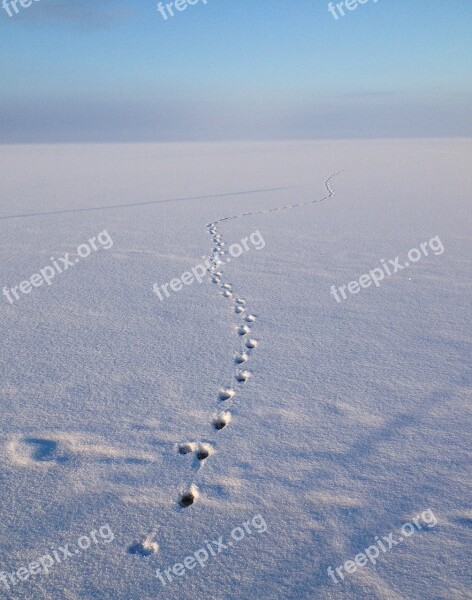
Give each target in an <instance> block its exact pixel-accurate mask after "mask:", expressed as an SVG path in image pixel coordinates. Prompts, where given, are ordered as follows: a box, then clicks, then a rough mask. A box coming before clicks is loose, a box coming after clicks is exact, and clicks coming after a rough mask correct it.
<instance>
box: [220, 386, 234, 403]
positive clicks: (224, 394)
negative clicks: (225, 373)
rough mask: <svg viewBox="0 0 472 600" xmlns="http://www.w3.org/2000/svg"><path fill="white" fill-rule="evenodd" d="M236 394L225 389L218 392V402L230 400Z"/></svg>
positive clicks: (229, 389)
mask: <svg viewBox="0 0 472 600" xmlns="http://www.w3.org/2000/svg"><path fill="white" fill-rule="evenodd" d="M235 394H236V392H235V391H234V390H232V389H231V388H227V389H224V390H220V393H219V398H220V400H223V401H225V400H229V399H230V398H233V397H234V396H235Z"/></svg>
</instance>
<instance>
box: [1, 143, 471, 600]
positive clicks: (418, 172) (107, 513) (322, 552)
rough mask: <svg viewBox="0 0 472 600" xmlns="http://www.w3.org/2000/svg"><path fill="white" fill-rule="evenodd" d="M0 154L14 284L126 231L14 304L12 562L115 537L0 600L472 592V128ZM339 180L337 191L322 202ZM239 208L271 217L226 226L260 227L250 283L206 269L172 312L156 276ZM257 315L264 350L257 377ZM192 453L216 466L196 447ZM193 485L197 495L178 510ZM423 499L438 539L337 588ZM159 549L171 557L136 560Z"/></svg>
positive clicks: (7, 432) (6, 258)
mask: <svg viewBox="0 0 472 600" xmlns="http://www.w3.org/2000/svg"><path fill="white" fill-rule="evenodd" d="M0 155H1V164H2V171H3V177H2V181H1V183H0V194H1V206H0V231H1V236H0V253H1V261H0V286H1V287H3V286H7V287H8V288H11V287H12V286H14V285H18V284H19V283H20V282H21V281H23V280H25V279H28V278H29V277H30V276H31V275H32V274H33V273H37V272H38V270H39V269H40V268H42V267H44V266H45V265H48V264H50V262H51V257H56V258H57V257H58V256H63V255H64V254H65V253H68V252H69V253H74V250H75V249H76V248H77V247H78V246H79V245H80V244H82V243H84V242H87V240H88V239H89V238H91V237H92V236H95V235H96V234H97V233H98V232H100V231H103V230H107V231H108V233H109V234H110V236H111V238H112V239H113V247H112V248H110V249H108V250H106V251H105V250H101V251H99V252H96V253H93V254H92V255H91V256H90V257H88V258H87V259H83V260H81V261H80V264H77V265H75V266H74V268H71V269H69V270H68V271H66V272H64V273H63V274H62V275H61V276H58V277H57V278H56V279H55V280H54V281H53V282H52V284H51V285H50V286H47V285H43V286H41V287H38V288H35V289H33V290H32V291H31V293H29V294H25V295H23V294H22V295H21V296H20V299H19V300H18V301H16V302H15V303H14V304H10V303H9V302H8V300H7V299H6V297H5V296H3V295H2V296H1V297H0V319H1V331H2V344H1V346H0V348H1V350H0V351H1V354H2V356H1V358H2V361H1V364H2V375H1V381H0V406H1V412H0V418H1V421H2V429H1V431H2V433H1V440H0V442H1V443H0V481H1V484H2V485H1V486H0V500H1V502H0V511H1V518H0V539H1V540H2V542H1V556H0V571H4V572H6V573H10V572H13V571H17V570H18V569H20V568H21V567H24V566H27V565H28V564H29V563H30V562H32V561H36V560H37V559H38V558H39V557H41V556H43V555H45V554H47V553H48V552H50V551H51V549H54V548H56V549H57V548H58V546H64V544H67V543H69V544H71V545H72V544H74V543H75V542H76V541H77V539H78V538H79V537H80V536H82V535H87V534H88V533H89V532H90V531H92V530H93V529H97V528H99V527H100V526H103V525H105V524H108V525H109V526H110V528H111V530H112V531H113V533H114V538H115V539H114V540H113V541H112V542H111V543H108V544H105V543H101V544H96V545H95V544H93V545H92V546H91V547H90V548H89V549H87V550H84V551H81V552H80V553H79V554H77V555H74V556H73V557H70V558H68V559H67V560H65V561H64V562H61V564H55V565H54V567H53V568H51V570H50V573H49V574H48V575H44V574H43V575H35V576H31V577H29V578H28V580H27V581H24V582H18V583H17V584H16V585H11V586H10V587H11V589H10V590H7V589H6V586H5V585H4V584H2V583H1V582H0V594H1V595H2V597H3V596H5V597H10V598H17V599H34V600H36V599H54V600H56V599H63V598H64V599H67V600H78V599H106V600H112V599H113V600H116V599H120V600H121V599H122V600H130V599H132V600H134V599H151V598H169V599H180V600H190V599H211V600H232V599H235V600H236V599H238V600H252V599H256V598H257V599H259V598H267V599H268V600H295V599H317V598H320V599H328V600H331V599H338V598H339V599H356V600H357V599H359V600H364V599H365V600H372V599H374V600H377V599H379V600H380V599H382V600H383V599H385V600H387V599H388V600H390V599H391V600H400V599H405V600H416V599H418V600H419V599H421V600H423V599H424V600H440V599H441V600H442V599H465V598H472V585H471V579H472V578H471V573H470V559H471V542H472V535H471V533H472V503H471V486H470V482H471V477H470V474H471V471H470V468H471V429H472V427H471V402H470V401H471V383H472V380H471V373H470V362H471V361H470V359H471V352H470V349H471V345H470V344H471V333H470V317H471V303H470V299H471V298H470V291H471V287H470V281H471V261H470V259H471V241H470V240H471V230H472V227H471V225H472V210H471V205H470V202H471V193H472V170H471V168H470V165H471V160H472V143H471V141H470V140H410V141H404V140H395V141H388V140H377V141H359V140H352V141H336V142H328V141H319V142H311V141H306V142H287V143H282V142H281V143H253V144H252V143H235V144H148V145H147V144H141V145H138V144H136V145H63V146H61V145H50V146H39V145H38V146H1V147H0ZM338 171H341V173H340V174H339V175H338V176H336V177H335V178H334V179H333V180H332V181H331V183H330V185H331V188H332V190H333V191H334V195H333V196H332V197H329V198H326V199H325V200H323V201H320V202H316V203H314V204H309V203H311V202H312V201H314V200H320V199H322V198H323V197H325V196H326V192H327V190H326V187H325V182H326V181H327V179H328V178H329V177H330V176H331V175H332V174H333V173H335V172H338ZM264 190H270V191H264ZM303 203H307V204H306V205H305V206H300V207H297V208H287V209H284V210H281V211H273V212H263V211H268V210H269V209H271V208H274V207H286V206H290V205H293V204H303ZM116 205H120V206H116ZM41 213H47V214H41ZM245 213H260V214H253V215H248V216H245V217H241V218H238V219H232V220H227V221H223V222H221V223H219V224H218V231H219V233H220V234H221V239H224V241H225V242H226V246H228V245H230V244H232V243H234V242H239V241H240V240H241V239H243V238H244V237H247V236H250V234H252V233H253V232H255V231H259V232H260V233H261V235H262V236H263V239H264V242H265V246H264V248H261V249H260V250H257V251H256V250H255V249H254V248H252V249H251V250H250V251H247V252H244V253H243V254H242V255H241V256H240V257H238V258H234V259H232V260H231V262H230V263H224V264H223V265H222V266H223V267H224V270H223V275H222V281H226V282H228V283H229V284H230V285H231V286H232V290H231V293H233V292H234V295H232V296H231V297H230V298H225V297H224V296H223V295H222V288H221V287H220V286H219V284H216V285H215V284H214V283H212V282H211V281H210V279H209V277H206V278H205V281H204V282H203V283H202V284H201V285H199V284H198V283H194V284H192V285H186V286H183V288H182V289H181V290H180V291H178V292H174V293H172V294H171V296H170V297H169V298H166V299H164V300H163V301H160V300H159V299H158V297H157V296H156V294H154V293H153V289H152V287H153V284H155V283H157V284H158V285H162V284H164V283H166V282H170V281H171V280H172V279H174V278H177V277H180V276H181V275H182V273H183V272H185V271H189V270H190V269H191V268H192V267H194V266H195V265H196V264H197V263H201V262H202V260H203V259H202V256H206V257H208V256H209V255H210V253H211V252H212V247H213V245H214V243H213V241H212V238H211V236H210V235H209V233H208V227H207V225H208V224H209V223H213V222H215V221H217V220H219V219H221V218H223V217H228V216H234V215H243V214H245ZM435 236H439V238H440V240H441V242H442V244H443V246H444V252H443V253H442V254H438V255H434V254H432V253H430V255H429V256H427V257H423V258H421V260H418V262H417V263H415V264H411V265H410V266H409V267H408V268H406V269H403V270H401V271H399V272H398V273H395V274H392V276H390V277H386V278H385V279H384V280H383V281H382V282H381V285H380V286H379V287H378V288H377V287H375V286H371V287H368V288H365V289H361V290H360V291H359V292H358V293H356V294H352V295H351V294H348V297H347V299H346V300H343V301H342V302H340V303H337V302H336V300H335V299H334V297H333V295H332V294H330V288H331V286H332V285H335V286H336V287H339V286H341V285H347V284H348V283H349V282H351V281H353V280H358V279H359V277H360V276H361V275H362V274H364V273H368V272H369V271H370V270H371V269H374V268H376V267H378V266H379V264H380V259H385V260H388V259H394V258H395V257H397V256H401V257H402V260H404V257H405V256H406V254H407V252H408V251H409V250H410V249H411V248H413V247H417V248H418V247H419V245H420V244H421V243H422V242H426V241H428V240H430V239H431V238H433V237H435ZM224 256H227V255H223V257H224ZM236 297H239V298H243V299H245V301H246V303H247V308H246V311H244V312H243V313H241V314H236V313H235V310H234V300H235V298H236ZM249 312H250V313H252V314H254V315H255V317H256V319H257V320H256V321H255V322H254V323H250V324H248V325H250V327H251V328H252V331H251V332H250V335H251V336H253V337H254V338H255V339H257V341H258V347H257V348H256V349H254V350H251V351H250V352H249V354H250V356H249V360H248V361H247V363H245V364H244V369H247V370H248V371H249V372H250V374H251V377H250V378H249V379H248V380H247V381H246V382H244V383H243V384H240V383H238V382H236V381H235V379H234V375H235V373H236V371H237V370H238V366H237V365H235V363H234V358H235V356H236V354H237V353H238V351H239V350H240V347H241V343H243V341H242V339H243V340H244V339H246V337H245V336H240V335H239V334H238V332H237V330H236V328H237V327H238V326H239V325H241V323H243V322H244V321H242V319H243V317H244V314H247V313H249ZM227 387H232V388H233V389H235V390H236V395H235V397H234V398H232V399H230V400H229V403H228V402H226V401H221V400H219V399H218V393H219V390H220V389H221V388H227ZM226 406H228V410H229V411H230V412H231V414H232V420H231V422H230V423H229V424H228V425H227V426H226V427H225V428H224V429H222V430H221V431H216V430H215V429H214V428H213V427H212V419H213V417H214V415H215V414H216V412H217V411H218V410H223V409H224V408H225V407H226ZM181 442H204V443H208V444H210V445H211V447H212V448H213V450H214V454H212V455H211V456H209V457H208V458H207V459H206V460H204V461H198V460H196V459H195V458H194V457H192V455H190V454H189V455H182V454H179V452H178V447H177V445H178V444H179V443H181ZM191 484H195V485H196V486H198V489H199V493H200V496H199V498H198V499H197V501H196V502H195V503H194V504H193V505H192V506H189V507H188V508H185V509H183V508H181V507H179V504H178V502H179V498H181V496H182V493H183V492H185V490H187V489H188V487H189V486H190V485H191ZM427 509H431V511H432V512H433V513H434V515H435V516H436V518H437V524H436V525H435V526H434V527H431V528H429V527H424V528H423V529H422V530H420V531H416V532H415V534H414V535H412V536H411V537H409V538H408V539H405V540H404V541H403V542H402V543H401V544H398V545H397V546H395V547H394V548H392V549H391V550H389V551H388V552H386V553H382V554H381V555H380V557H379V559H378V562H377V564H376V565H372V564H370V563H368V564H367V565H366V566H364V567H362V568H358V569H357V570H356V572H355V573H353V574H346V576H345V579H344V581H339V582H338V583H335V582H334V581H333V579H332V578H330V577H329V576H328V573H327V569H328V567H330V566H331V567H333V568H336V567H338V566H339V565H343V564H344V563H345V562H346V561H347V560H350V559H352V558H353V557H354V556H356V555H357V554H358V553H361V552H363V551H364V549H365V548H367V547H369V546H371V545H372V544H374V543H375V537H376V536H378V537H379V538H381V537H382V536H387V535H388V534H389V532H392V531H396V532H398V530H399V528H400V527H401V526H402V524H403V523H405V522H407V521H409V520H410V519H412V518H413V517H414V516H415V515H417V514H419V513H421V512H422V511H425V510H427ZM256 515H261V517H262V518H263V519H264V521H265V523H266V525H267V530H266V531H265V532H261V533H258V532H257V531H254V532H253V533H252V534H251V535H249V534H247V535H245V537H244V539H242V540H241V541H240V542H238V543H234V544H233V546H232V547H228V548H227V549H226V550H225V551H224V552H221V553H219V554H217V555H216V556H214V557H213V556H211V557H210V558H209V559H208V561H207V562H206V563H205V566H204V567H200V566H199V565H198V566H197V567H196V568H193V569H192V570H189V569H186V571H185V573H184V574H183V575H180V576H175V575H174V576H173V580H172V582H170V581H168V580H167V583H166V585H164V584H163V583H162V582H161V580H160V579H159V578H158V577H156V569H160V570H161V572H163V571H165V569H168V568H172V567H173V565H174V564H175V563H182V562H183V560H184V559H185V557H187V556H189V555H192V554H193V553H194V552H196V551H198V550H199V549H200V548H205V547H207V546H206V542H207V541H209V540H216V539H218V538H219V537H220V536H223V537H224V539H225V540H228V539H231V537H230V532H231V531H232V529H233V528H235V527H237V526H240V525H241V524H242V523H244V522H247V521H250V520H251V519H252V518H253V517H254V516H256ZM147 539H148V540H150V542H153V543H154V542H155V543H156V544H158V546H159V549H158V551H157V552H156V553H151V554H150V555H149V556H143V555H142V553H139V552H137V553H130V548H131V549H132V548H133V546H134V545H136V544H139V543H140V542H142V541H143V540H147Z"/></svg>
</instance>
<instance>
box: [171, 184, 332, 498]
mask: <svg viewBox="0 0 472 600" xmlns="http://www.w3.org/2000/svg"><path fill="white" fill-rule="evenodd" d="M338 174H339V173H335V174H333V175H331V176H330V177H329V178H328V179H327V180H326V181H325V187H326V190H327V192H328V194H327V195H326V196H324V197H323V198H319V199H316V200H311V201H309V202H304V203H298V204H291V205H287V206H279V207H274V208H270V209H266V210H261V211H256V212H251V213H243V214H239V215H235V216H232V217H223V218H221V219H219V220H218V221H214V222H212V223H209V224H208V225H207V228H208V232H209V234H210V236H211V239H212V242H213V244H214V247H213V250H212V254H211V255H210V266H209V267H208V269H207V271H208V273H209V277H210V279H211V282H212V283H214V284H217V285H218V287H219V288H220V289H221V290H222V291H220V292H219V293H220V294H221V295H222V296H223V297H225V298H228V299H229V298H234V303H233V308H234V313H235V314H236V315H238V316H240V318H241V319H242V320H243V321H244V322H243V323H241V322H239V323H237V328H236V331H237V334H238V335H239V336H240V337H242V338H243V340H242V341H243V344H244V346H243V349H241V350H240V352H239V353H238V354H237V355H236V356H235V358H234V361H235V363H236V364H243V363H245V362H247V361H248V359H249V354H250V353H248V352H247V351H246V350H245V349H244V347H245V348H246V349H247V350H254V349H256V348H257V347H258V340H257V339H255V338H253V337H249V335H248V334H250V333H251V327H249V325H248V323H251V324H252V323H255V321H256V317H255V315H254V314H252V313H247V314H246V309H247V301H246V299H245V298H243V297H240V296H237V295H236V293H235V291H234V289H233V286H232V285H231V284H230V283H228V282H225V281H224V280H223V273H222V270H223V269H222V267H221V268H220V265H225V264H226V263H227V262H229V260H230V259H224V260H222V259H221V257H222V256H225V254H226V251H225V250H223V248H224V247H225V242H224V241H223V239H222V236H221V234H220V233H219V232H218V225H219V224H220V223H222V222H224V221H228V220H232V219H240V218H243V217H246V216H253V215H260V214H268V213H272V212H276V211H281V210H286V209H289V208H290V209H291V208H298V207H302V206H308V205H311V204H315V203H317V202H322V201H323V200H326V199H328V198H331V197H332V196H333V195H334V191H333V190H332V188H331V185H330V184H331V181H332V179H333V178H334V177H335V176H336V175H338ZM243 336H247V337H243ZM251 376H252V373H251V372H250V371H248V370H243V369H241V370H238V371H237V372H236V374H235V376H234V377H235V379H236V381H237V382H239V383H245V382H246V381H248V379H249V378H250V377H251ZM235 394H236V392H235V390H234V389H232V388H222V389H220V390H219V393H218V398H219V400H220V401H223V402H225V401H227V400H230V399H232V398H234V396H235ZM230 421H231V413H230V412H229V411H223V412H220V413H219V414H217V415H216V416H215V417H213V420H212V425H213V428H214V429H215V430H216V431H221V430H222V429H224V428H225V427H226V426H227V425H228V423H230ZM178 448H179V452H180V453H181V454H189V453H194V454H195V459H196V460H197V461H200V462H201V461H205V460H206V459H207V458H208V457H209V456H210V455H211V454H212V453H213V447H212V446H211V445H210V444H208V443H197V442H192V443H189V442H186V443H183V444H180V445H179V446H178ZM198 497H199V490H198V488H197V486H196V484H195V483H192V485H191V486H190V488H188V489H187V491H185V492H183V493H182V495H181V497H180V500H179V505H180V506H181V507H182V508H187V507H189V506H191V505H192V504H193V503H194V502H195V501H196V500H197V499H198Z"/></svg>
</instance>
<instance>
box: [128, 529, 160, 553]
mask: <svg viewBox="0 0 472 600" xmlns="http://www.w3.org/2000/svg"><path fill="white" fill-rule="evenodd" d="M154 536H155V534H154V533H152V534H151V535H148V536H147V537H146V538H145V539H144V540H142V541H141V542H137V543H136V544H133V545H132V546H130V547H129V548H128V552H129V554H139V555H140V556H151V555H152V554H156V552H157V551H158V550H159V544H158V543H157V542H154V541H153V538H154Z"/></svg>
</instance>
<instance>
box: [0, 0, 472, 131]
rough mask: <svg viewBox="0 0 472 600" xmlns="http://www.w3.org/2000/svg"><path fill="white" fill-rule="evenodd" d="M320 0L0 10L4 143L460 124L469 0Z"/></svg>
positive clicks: (101, 0)
mask: <svg viewBox="0 0 472 600" xmlns="http://www.w3.org/2000/svg"><path fill="white" fill-rule="evenodd" d="M0 1H1V0H0ZM9 1H10V2H11V0H9ZM327 5H328V3H327V2H325V1H324V0H298V1H297V0H272V1H269V0H265V1H262V0H208V3H207V4H206V5H205V4H203V2H202V0H198V2H197V4H195V5H194V6H189V7H188V8H187V9H186V10H185V11H184V12H181V13H180V12H177V13H176V14H175V16H174V17H172V18H168V20H167V21H164V19H163V18H162V16H161V15H160V14H159V12H158V11H157V2H156V1H154V0H126V1H125V0H35V1H34V2H33V4H32V6H30V7H29V8H20V7H19V11H20V12H19V14H18V15H16V14H14V15H13V16H12V17H9V16H8V14H7V12H6V11H5V10H3V9H0V39H1V40H2V46H3V48H2V52H1V53H0V72H1V80H0V109H1V110H0V119H1V127H0V142H62V141H67V142H80V141H96V142H106V141H154V140H156V141H158V140H172V141H174V140H175V141H177V140H225V139H291V138H303V139H308V138H342V137H429V136H432V137H438V136H439V137H440V136H444V137H459V136H471V135H472V119H471V106H472V102H471V100H472V77H471V74H472V50H471V43H470V36H471V30H472V2H470V0H447V1H445V0H378V2H377V3H374V0H368V1H367V2H366V3H365V4H363V5H359V6H358V8H356V9H355V10H353V11H351V12H350V11H348V10H346V15H345V16H344V17H340V18H339V19H338V20H335V19H334V18H333V16H332V15H331V14H330V13H329V12H328V10H327Z"/></svg>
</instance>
